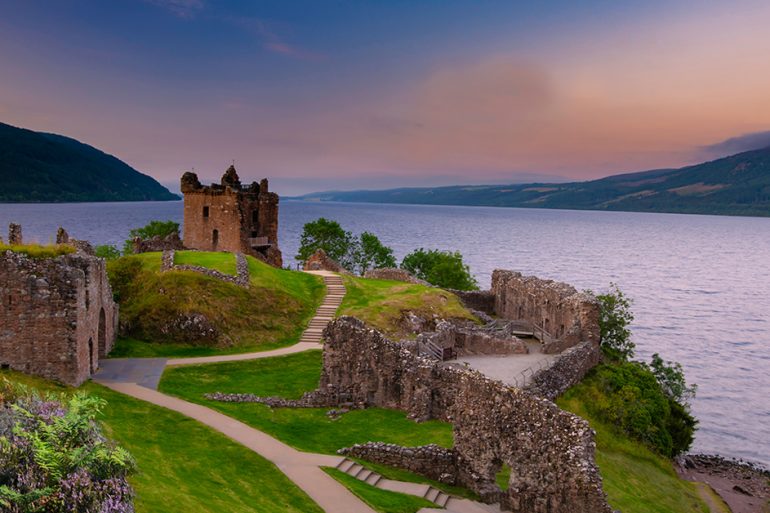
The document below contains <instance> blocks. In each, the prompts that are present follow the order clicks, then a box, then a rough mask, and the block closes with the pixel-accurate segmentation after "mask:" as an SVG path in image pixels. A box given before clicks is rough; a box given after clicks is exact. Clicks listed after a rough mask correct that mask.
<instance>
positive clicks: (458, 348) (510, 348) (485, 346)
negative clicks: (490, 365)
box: [417, 321, 529, 356]
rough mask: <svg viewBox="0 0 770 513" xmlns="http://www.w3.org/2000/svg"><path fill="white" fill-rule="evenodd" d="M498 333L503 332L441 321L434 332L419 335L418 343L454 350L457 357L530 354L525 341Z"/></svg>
mask: <svg viewBox="0 0 770 513" xmlns="http://www.w3.org/2000/svg"><path fill="white" fill-rule="evenodd" d="M498 333H502V332H501V331H498V330H487V329H485V328H480V327H478V326H475V325H473V324H468V325H458V324H456V323H452V322H449V321H439V322H438V323H436V328H435V330H434V331H432V332H426V333H421V334H420V335H418V336H417V342H419V343H425V342H432V343H433V344H435V345H437V346H438V347H441V348H452V349H454V351H455V353H456V354H457V356H467V355H478V354H498V355H506V354H526V353H528V352H529V350H528V349H527V345H526V344H525V343H524V341H523V340H521V339H518V338H516V337H514V336H512V335H509V336H499V335H498Z"/></svg>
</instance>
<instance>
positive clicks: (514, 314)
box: [491, 269, 599, 353]
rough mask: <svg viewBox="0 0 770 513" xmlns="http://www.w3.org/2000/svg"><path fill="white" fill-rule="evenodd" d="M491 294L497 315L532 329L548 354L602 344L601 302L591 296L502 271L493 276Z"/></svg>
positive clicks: (494, 273)
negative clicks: (600, 338)
mask: <svg viewBox="0 0 770 513" xmlns="http://www.w3.org/2000/svg"><path fill="white" fill-rule="evenodd" d="M491 292H492V293H493V294H494V301H495V304H494V313H495V314H497V315H498V316H499V317H501V318H503V319H511V320H516V321H520V322H522V323H523V324H526V325H527V326H528V327H530V328H532V329H533V330H534V331H535V334H536V336H538V337H539V338H541V340H542V341H543V352H544V353H560V352H562V351H564V350H565V349H567V348H570V347H573V346H576V345H578V344H580V343H581V342H586V341H590V342H593V343H594V344H596V345H598V344H599V302H598V301H597V300H596V298H595V297H594V296H592V295H591V294H588V293H581V292H578V291H577V290H576V289H575V287H573V286H571V285H568V284H566V283H560V282H556V281H552V280H542V279H540V278H536V277H534V276H523V275H522V274H521V273H517V272H513V271H503V270H499V269H498V270H495V271H494V272H493V273H492V290H491Z"/></svg>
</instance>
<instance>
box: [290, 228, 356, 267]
mask: <svg viewBox="0 0 770 513" xmlns="http://www.w3.org/2000/svg"><path fill="white" fill-rule="evenodd" d="M354 244H355V237H353V234H352V233H350V232H346V231H345V230H343V229H342V226H340V223H338V222H337V221H332V220H330V219H326V218H324V217H319V218H318V219H316V220H315V221H311V222H309V223H305V226H304V227H303V228H302V235H301V236H300V239H299V251H298V252H297V255H296V256H295V257H294V258H296V259H297V260H298V261H300V262H304V261H305V260H307V259H308V258H310V255H312V254H313V253H315V252H316V251H317V250H318V249H323V250H324V251H325V252H326V254H327V255H328V256H329V258H332V259H334V260H336V261H337V262H338V263H339V264H340V265H341V266H342V267H344V268H346V269H351V268H352V267H353V254H352V250H353V249H354V248H353V246H354Z"/></svg>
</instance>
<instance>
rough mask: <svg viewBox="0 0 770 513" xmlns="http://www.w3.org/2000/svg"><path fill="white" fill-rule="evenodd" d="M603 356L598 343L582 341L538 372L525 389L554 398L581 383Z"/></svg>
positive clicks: (547, 397) (541, 395)
mask: <svg viewBox="0 0 770 513" xmlns="http://www.w3.org/2000/svg"><path fill="white" fill-rule="evenodd" d="M601 358H602V356H601V349H599V346H598V345H597V344H594V343H593V342H589V341H586V342H581V343H580V344H578V345H576V346H574V347H571V348H569V349H567V350H566V351H564V352H563V353H561V354H560V355H559V356H558V358H557V359H556V361H555V362H554V363H553V365H551V366H550V367H547V368H545V369H542V370H540V371H538V372H536V373H535V375H534V376H532V379H531V380H530V382H529V384H528V385H527V386H526V387H525V389H526V390H528V391H529V392H532V393H533V394H535V395H539V396H540V397H545V398H546V399H550V400H554V399H556V398H557V397H559V396H560V395H561V394H563V393H564V392H566V391H567V389H568V388H570V387H571V386H573V385H577V384H578V383H580V381H581V380H582V379H583V377H584V376H585V375H586V374H588V371H590V370H591V369H593V368H594V367H596V366H597V365H599V362H601Z"/></svg>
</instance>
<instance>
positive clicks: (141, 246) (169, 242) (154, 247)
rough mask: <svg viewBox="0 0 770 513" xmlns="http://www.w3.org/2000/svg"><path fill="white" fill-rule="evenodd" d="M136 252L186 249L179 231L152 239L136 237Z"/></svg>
mask: <svg viewBox="0 0 770 513" xmlns="http://www.w3.org/2000/svg"><path fill="white" fill-rule="evenodd" d="M132 244H133V250H134V253H135V254H136V253H149V252H152V251H169V250H183V249H185V247H184V244H182V240H181V239H180V238H179V234H178V233H172V234H171V235H167V236H166V237H158V236H157V235H156V236H155V237H152V238H150V239H142V238H140V237H136V238H135V239H134V240H133V241H132Z"/></svg>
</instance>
